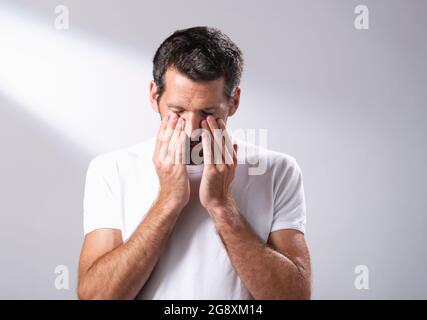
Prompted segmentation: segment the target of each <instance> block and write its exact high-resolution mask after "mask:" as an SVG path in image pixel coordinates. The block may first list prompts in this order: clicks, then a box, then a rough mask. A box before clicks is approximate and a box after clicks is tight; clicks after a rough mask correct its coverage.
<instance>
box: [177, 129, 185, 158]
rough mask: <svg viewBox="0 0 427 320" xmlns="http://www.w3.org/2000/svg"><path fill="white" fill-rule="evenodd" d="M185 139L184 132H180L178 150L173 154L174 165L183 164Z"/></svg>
mask: <svg viewBox="0 0 427 320" xmlns="http://www.w3.org/2000/svg"><path fill="white" fill-rule="evenodd" d="M185 138H186V134H185V131H183V130H181V133H180V134H179V138H178V140H179V143H178V149H177V151H176V153H175V163H176V164H185V159H184V154H185Z"/></svg>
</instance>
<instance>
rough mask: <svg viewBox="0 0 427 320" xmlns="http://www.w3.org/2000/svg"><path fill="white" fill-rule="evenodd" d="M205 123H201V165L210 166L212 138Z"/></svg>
mask: <svg viewBox="0 0 427 320" xmlns="http://www.w3.org/2000/svg"><path fill="white" fill-rule="evenodd" d="M207 128H208V126H207V123H206V121H202V146H203V163H204V164H205V165H211V164H212V138H211V134H210V132H209V129H207Z"/></svg>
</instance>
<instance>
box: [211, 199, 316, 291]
mask: <svg viewBox="0 0 427 320" xmlns="http://www.w3.org/2000/svg"><path fill="white" fill-rule="evenodd" d="M209 214H210V215H211V217H212V219H213V220H214V223H215V225H216V228H217V231H218V233H219V235H220V237H221V239H222V241H223V243H224V245H225V247H226V250H227V252H228V255H229V257H230V260H231V262H232V264H233V266H234V268H235V269H236V271H237V273H238V274H239V277H240V278H241V280H242V281H243V283H244V284H245V286H246V287H247V289H248V290H249V292H250V293H251V294H252V296H253V297H254V298H255V299H308V298H310V280H309V277H308V275H307V274H306V272H305V270H303V269H302V268H301V267H300V266H299V265H298V264H296V263H294V262H293V261H292V260H290V259H289V258H288V257H287V256H285V255H284V254H281V253H279V252H277V251H275V250H274V249H272V248H271V247H269V246H268V245H267V244H265V243H264V242H263V241H262V240H261V239H260V238H259V236H258V235H257V234H256V233H255V232H254V231H253V229H252V228H251V226H250V225H249V224H248V222H247V221H246V219H245V218H244V217H243V216H242V215H241V213H240V212H239V211H238V209H237V207H235V206H233V205H231V206H228V207H227V208H217V209H213V210H209Z"/></svg>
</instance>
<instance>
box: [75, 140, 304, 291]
mask: <svg viewBox="0 0 427 320" xmlns="http://www.w3.org/2000/svg"><path fill="white" fill-rule="evenodd" d="M234 142H237V143H238V145H239V151H238V159H239V164H238V166H237V169H236V175H235V178H234V180H233V182H232V187H231V190H232V194H233V196H234V199H235V201H236V204H237V206H238V208H239V210H240V212H241V214H242V215H243V216H244V217H245V218H246V220H247V221H248V222H249V224H250V225H251V227H252V228H253V229H254V231H255V232H256V233H257V234H258V236H259V237H260V238H261V239H262V241H264V242H267V239H268V236H269V234H270V233H271V232H273V231H276V230H279V229H296V230H299V231H301V232H303V233H305V223H306V206H305V197H304V187H303V180H302V174H301V170H300V168H299V166H298V164H297V162H296V161H295V159H294V158H293V157H291V156H289V155H286V154H283V153H278V152H273V151H270V150H266V149H264V148H260V147H258V146H255V145H253V144H249V143H246V142H244V141H242V140H237V139H234ZM154 146H155V137H153V138H151V139H149V140H147V141H144V142H142V143H139V144H137V145H134V146H132V147H129V148H125V149H120V150H117V151H113V152H109V153H105V154H102V155H100V156H97V157H96V158H95V159H93V160H92V161H91V162H90V164H89V168H88V171H87V176H86V186H85V194H84V204H83V207H84V234H85V235H86V234H87V233H89V232H91V231H93V230H95V229H99V228H115V229H119V230H121V232H122V237H123V241H126V240H127V239H128V238H129V237H130V236H131V235H132V233H133V232H134V230H135V229H136V228H137V227H138V225H139V224H140V222H141V221H142V220H143V218H144V216H145V214H146V213H147V212H148V211H149V209H150V207H151V205H152V204H153V201H154V200H155V199H156V196H157V194H158V189H159V181H158V177H157V174H156V171H155V168H154V164H153V162H152V156H153V152H154ZM258 161H259V163H258V165H253V164H254V163H257V162H258ZM243 162H245V163H243ZM256 168H258V169H256ZM262 168H265V170H262ZM254 169H255V170H254ZM187 171H188V174H189V178H190V188H191V196H190V202H189V203H188V205H187V206H186V207H185V208H184V210H183V211H182V212H181V214H180V217H179V219H178V221H177V223H176V225H175V227H174V230H173V232H172V234H171V236H170V238H169V240H168V243H167V245H166V247H165V249H164V251H163V253H162V255H161V257H160V259H159V261H158V263H157V265H156V267H155V268H154V270H153V272H152V273H151V276H150V278H149V280H148V281H147V283H146V284H145V285H144V287H143V288H142V290H141V291H140V293H139V294H138V296H137V298H139V299H252V297H251V295H250V293H249V292H248V290H247V289H246V287H245V285H244V284H243V282H242V281H241V280H240V278H239V276H238V274H237V272H236V271H235V269H234V268H233V266H232V264H231V261H230V259H229V257H228V255H227V252H226V250H225V247H224V245H223V243H222V242H221V239H220V237H219V236H218V233H217V231H216V229H215V225H214V223H213V221H212V219H211V218H210V216H209V214H208V213H207V212H206V210H204V208H203V207H202V206H201V204H200V201H199V196H198V195H199V186H200V179H201V175H202V171H203V165H195V166H190V165H187ZM263 171H265V172H264V173H263V174H259V173H262V172H263ZM248 263H250V262H248Z"/></svg>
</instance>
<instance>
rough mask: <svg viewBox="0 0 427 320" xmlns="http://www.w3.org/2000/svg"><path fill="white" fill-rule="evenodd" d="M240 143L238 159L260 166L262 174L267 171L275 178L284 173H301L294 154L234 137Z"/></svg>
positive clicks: (241, 161) (240, 161)
mask: <svg viewBox="0 0 427 320" xmlns="http://www.w3.org/2000/svg"><path fill="white" fill-rule="evenodd" d="M233 140H234V142H235V143H237V144H238V146H239V148H238V161H239V163H245V164H249V165H253V166H257V167H258V168H259V170H258V171H259V172H260V174H263V173H267V174H270V175H271V176H272V177H273V178H274V177H276V176H283V175H286V174H288V175H290V174H292V175H295V174H301V169H300V167H299V165H298V162H297V160H296V159H295V157H294V156H292V155H289V154H287V153H284V152H279V151H275V150H271V149H268V148H266V147H262V146H259V145H256V144H254V143H250V142H247V141H244V140H241V139H233Z"/></svg>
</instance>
